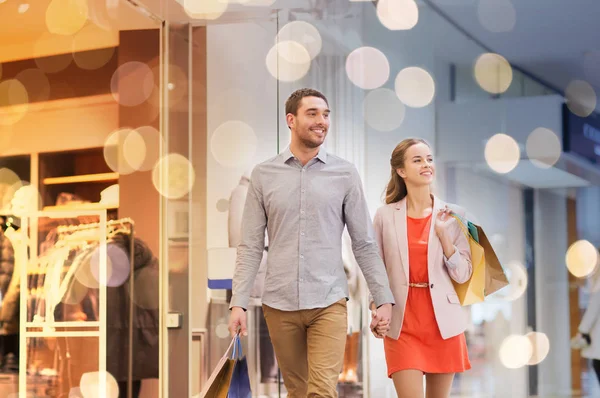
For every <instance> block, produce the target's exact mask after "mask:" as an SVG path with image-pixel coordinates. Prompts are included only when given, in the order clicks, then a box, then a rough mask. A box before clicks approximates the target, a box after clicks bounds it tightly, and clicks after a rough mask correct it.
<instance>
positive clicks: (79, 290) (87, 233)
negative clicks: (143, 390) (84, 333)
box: [27, 220, 159, 388]
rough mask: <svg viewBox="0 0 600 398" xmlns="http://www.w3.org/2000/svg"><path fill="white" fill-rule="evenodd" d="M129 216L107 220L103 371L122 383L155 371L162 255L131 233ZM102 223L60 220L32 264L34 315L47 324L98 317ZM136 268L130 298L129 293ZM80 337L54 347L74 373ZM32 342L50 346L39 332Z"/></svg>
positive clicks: (30, 305)
mask: <svg viewBox="0 0 600 398" xmlns="http://www.w3.org/2000/svg"><path fill="white" fill-rule="evenodd" d="M127 222H129V221H127V220H119V221H115V222H109V223H108V225H109V228H108V231H107V233H106V237H107V245H106V253H107V271H108V274H107V278H108V279H107V287H106V356H107V357H106V370H107V372H109V373H110V374H111V375H112V376H113V377H114V378H115V379H116V381H117V382H125V383H126V382H127V380H128V379H131V380H132V381H133V382H134V383H135V382H139V381H141V380H142V379H147V378H157V377H158V366H159V361H158V355H159V346H158V336H159V313H158V293H157V292H158V291H159V285H158V276H159V271H158V260H157V258H156V257H155V256H154V255H153V253H152V251H151V250H150V248H149V247H148V246H147V245H146V243H145V242H143V241H142V240H140V239H139V238H135V237H134V236H133V232H132V227H128V225H127ZM98 228H99V225H98V223H95V224H81V225H75V226H59V227H57V228H56V230H55V231H54V233H51V234H48V238H47V240H46V242H45V243H46V246H47V250H45V251H44V252H43V254H41V255H40V256H39V257H38V260H37V263H36V264H32V265H31V266H30V267H29V269H28V277H29V279H28V293H29V300H28V305H27V307H28V318H29V321H30V322H33V323H39V324H40V325H43V324H44V323H45V322H54V321H61V322H71V321H98V320H99V319H100V314H99V308H100V299H101V298H100V296H99V293H100V289H99V287H100V286H99V279H100V278H99V254H100V253H99V249H100V246H99V242H98V240H99V233H100V231H99V229H98ZM132 240H133V245H132ZM50 242H52V245H51V246H50V245H49V243H50ZM132 250H133V253H132ZM132 257H133V264H132V261H131V259H132ZM132 269H133V277H134V279H133V283H134V288H135V289H134V297H133V303H132V297H131V294H130V283H131V278H130V276H131V270H132ZM155 296H156V297H155ZM130 304H132V305H131V306H130ZM131 311H133V312H131ZM130 321H131V325H132V326H133V328H132V330H130ZM80 342H81V338H79V337H67V338H61V339H59V343H58V344H59V347H60V348H61V349H60V350H58V351H57V352H59V353H60V356H61V357H60V358H58V360H59V361H60V362H61V363H66V366H67V367H68V369H69V370H68V371H69V372H71V365H72V363H73V362H74V360H73V359H72V358H73V357H74V356H75V355H79V356H81V355H82V354H84V353H83V352H78V353H75V352H74V351H76V348H74V347H77V346H78V344H79V343H80ZM29 346H30V347H31V348H37V349H43V348H48V347H47V343H46V341H45V340H44V339H42V338H39V339H38V338H31V344H29ZM81 348H83V347H81ZM130 348H131V350H132V352H131V353H130ZM83 349H84V350H85V348H83ZM89 349H90V350H91V348H89ZM130 355H131V361H130ZM46 365H47V366H50V364H46ZM96 366H97V365H96ZM73 383H75V384H76V383H78V380H75V378H74V379H73V380H70V381H69V384H73ZM74 386H75V385H69V386H68V387H69V388H70V387H74Z"/></svg>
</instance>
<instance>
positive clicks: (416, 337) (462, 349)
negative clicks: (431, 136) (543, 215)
mask: <svg viewBox="0 0 600 398" xmlns="http://www.w3.org/2000/svg"><path fill="white" fill-rule="evenodd" d="M390 163H391V168H392V175H391V179H390V182H389V183H388V186H387V191H386V198H385V201H386V203H387V204H386V205H385V206H382V207H381V208H379V209H378V210H377V213H376V215H375V219H374V224H375V231H376V237H377V241H378V243H379V248H380V252H381V257H382V258H383V261H384V263H385V265H386V269H387V273H388V277H389V280H390V285H391V288H392V291H393V293H394V298H395V301H396V305H395V306H394V307H393V312H392V319H391V321H390V323H389V324H387V323H383V322H380V323H379V324H378V325H377V326H375V328H374V329H373V333H374V334H375V335H376V336H377V337H380V338H381V337H384V335H385V338H384V349H385V357H386V362H387V367H388V377H390V378H392V380H393V381H394V386H395V388H396V392H397V393H398V397H399V398H416V397H423V396H424V391H423V376H424V375H425V377H426V388H427V397H428V398H446V397H448V396H449V395H450V390H451V387H452V380H453V378H454V374H455V373H457V372H463V371H465V370H468V369H470V368H471V365H470V362H469V358H468V353H467V346H466V341H465V336H464V331H465V329H466V327H467V321H468V314H467V312H466V310H465V309H464V308H463V307H461V305H460V303H459V300H458V296H457V295H456V293H455V291H454V287H453V285H452V280H451V279H453V280H455V281H456V282H458V283H463V282H466V281H467V280H468V279H469V278H470V277H471V272H472V268H471V260H470V250H469V244H468V241H467V238H466V236H465V233H464V232H463V230H462V229H461V227H460V225H459V223H458V221H456V219H454V218H453V217H451V213H452V211H451V210H450V208H449V207H448V205H447V204H446V203H444V202H442V201H441V200H440V199H439V198H437V197H435V196H433V195H432V193H431V184H432V182H433V180H434V177H435V166H434V162H433V156H432V154H431V148H430V147H429V144H427V142H426V141H424V140H421V139H406V140H404V141H402V142H401V143H400V144H398V146H397V147H396V148H395V149H394V151H393V153H392V158H391V162H390ZM454 211H455V212H456V213H457V214H458V215H459V216H460V217H464V212H463V211H461V210H458V209H456V208H455V209H454ZM371 310H372V311H373V317H374V316H375V312H376V309H375V308H374V306H373V304H371Z"/></svg>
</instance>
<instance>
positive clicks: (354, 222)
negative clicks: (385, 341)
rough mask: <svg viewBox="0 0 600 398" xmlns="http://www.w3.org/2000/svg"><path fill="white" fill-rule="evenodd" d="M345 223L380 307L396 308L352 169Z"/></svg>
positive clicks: (376, 302) (360, 187)
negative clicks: (391, 306) (392, 305)
mask: <svg viewBox="0 0 600 398" xmlns="http://www.w3.org/2000/svg"><path fill="white" fill-rule="evenodd" d="M344 219H345V220H346V226H347V227H348V233H349V234H350V238H351V239H352V251H353V252H354V257H355V258H356V262H357V263H358V266H359V267H360V269H361V271H362V273H363V275H364V276H365V279H366V281H367V285H368V287H369V291H370V292H371V294H372V296H373V301H374V303H375V306H376V307H379V306H381V305H383V304H394V296H393V294H392V291H391V289H390V284H389V280H388V276H387V272H386V270H385V266H384V264H383V260H382V259H381V257H380V256H379V248H378V246H377V242H376V240H375V234H374V231H373V226H372V224H371V223H372V221H371V216H370V215H369V209H368V207H367V200H366V198H365V195H364V192H363V189H362V182H361V180H360V176H359V175H358V171H357V170H356V169H355V168H354V167H352V176H351V180H350V186H349V188H348V190H347V193H346V197H345V198H344Z"/></svg>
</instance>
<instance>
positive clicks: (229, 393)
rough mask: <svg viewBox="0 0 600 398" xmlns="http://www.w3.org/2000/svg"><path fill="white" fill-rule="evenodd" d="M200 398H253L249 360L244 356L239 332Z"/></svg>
mask: <svg viewBox="0 0 600 398" xmlns="http://www.w3.org/2000/svg"><path fill="white" fill-rule="evenodd" d="M230 352H231V357H229V353H230ZM200 398H252V391H251V389H250V376H249V374H248V362H247V361H246V358H245V357H244V356H243V352H242V342H241V340H240V336H239V334H238V335H236V336H235V337H234V338H233V340H231V343H230V344H229V348H227V351H225V354H224V355H223V357H222V358H221V360H220V361H219V363H218V364H217V366H216V367H215V369H214V371H213V373H212V374H211V375H210V378H209V379H208V381H207V382H206V386H205V387H204V389H203V390H202V392H201V393H200Z"/></svg>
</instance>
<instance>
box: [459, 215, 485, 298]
mask: <svg viewBox="0 0 600 398" xmlns="http://www.w3.org/2000/svg"><path fill="white" fill-rule="evenodd" d="M453 217H455V218H456V219H457V221H458V225H459V226H460V227H461V229H462V231H463V233H464V234H465V236H466V238H467V241H468V242H469V248H470V249H471V265H472V267H473V273H472V274H471V277H470V278H469V280H468V281H466V282H465V283H457V282H455V281H454V280H453V281H452V284H453V285H454V290H455V291H456V295H457V296H458V300H459V301H460V304H461V305H462V306H467V305H471V304H476V303H481V302H483V301H484V299H485V283H486V271H487V267H486V261H485V260H486V258H485V257H486V256H485V250H484V248H483V247H482V246H481V245H480V244H479V243H478V242H477V241H476V240H475V239H474V238H473V237H472V236H471V234H470V233H469V231H468V229H467V227H466V226H465V224H463V222H462V221H461V220H460V219H459V218H457V217H456V216H453Z"/></svg>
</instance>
